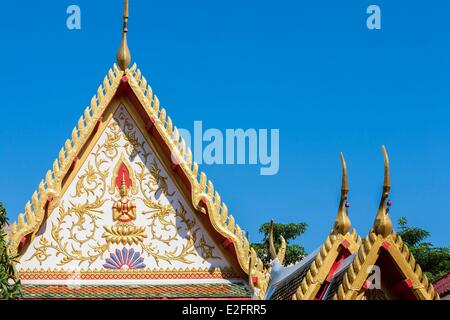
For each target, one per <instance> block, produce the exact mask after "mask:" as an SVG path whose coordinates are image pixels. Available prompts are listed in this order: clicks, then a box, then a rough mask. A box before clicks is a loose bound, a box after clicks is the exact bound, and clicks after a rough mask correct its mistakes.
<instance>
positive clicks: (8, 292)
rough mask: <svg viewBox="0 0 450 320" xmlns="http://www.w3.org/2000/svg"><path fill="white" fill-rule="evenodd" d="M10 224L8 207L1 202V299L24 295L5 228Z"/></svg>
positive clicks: (16, 297)
mask: <svg viewBox="0 0 450 320" xmlns="http://www.w3.org/2000/svg"><path fill="white" fill-rule="evenodd" d="M7 226H8V215H7V214H6V209H5V208H4V207H3V204H2V203H1V202H0V299H3V300H4V299H6V300H9V299H18V298H20V297H21V296H22V293H21V286H20V280H18V277H17V273H16V270H15V268H14V262H15V261H14V259H13V258H11V257H10V256H9V250H8V244H7V243H6V233H5V228H6V227H7Z"/></svg>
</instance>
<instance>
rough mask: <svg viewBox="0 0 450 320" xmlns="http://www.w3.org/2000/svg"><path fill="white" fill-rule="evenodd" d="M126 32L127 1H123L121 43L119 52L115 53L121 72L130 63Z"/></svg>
mask: <svg viewBox="0 0 450 320" xmlns="http://www.w3.org/2000/svg"><path fill="white" fill-rule="evenodd" d="M127 32H128V0H124V8H123V28H122V41H121V43H120V47H119V50H118V51H117V65H118V66H119V68H120V70H122V71H125V70H126V69H127V68H128V66H129V65H130V62H131V53H130V49H129V48H128V41H127Z"/></svg>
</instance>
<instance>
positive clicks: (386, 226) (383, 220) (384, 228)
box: [373, 146, 392, 237]
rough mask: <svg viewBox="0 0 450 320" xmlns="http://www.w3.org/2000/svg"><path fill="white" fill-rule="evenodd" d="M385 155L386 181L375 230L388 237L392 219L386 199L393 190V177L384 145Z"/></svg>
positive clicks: (374, 226)
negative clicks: (391, 176)
mask: <svg viewBox="0 0 450 320" xmlns="http://www.w3.org/2000/svg"><path fill="white" fill-rule="evenodd" d="M381 149H382V151H383V155H384V183H383V194H382V195H381V201H380V206H379V208H378V213H377V216H376V217H375V221H374V223H373V230H374V232H375V233H376V234H377V235H382V236H383V237H387V236H388V235H389V234H391V232H392V221H391V218H390V217H389V214H388V209H387V205H386V201H387V199H388V197H389V191H391V178H390V172H389V158H388V154H387V152H386V148H385V147H384V146H382V148H381Z"/></svg>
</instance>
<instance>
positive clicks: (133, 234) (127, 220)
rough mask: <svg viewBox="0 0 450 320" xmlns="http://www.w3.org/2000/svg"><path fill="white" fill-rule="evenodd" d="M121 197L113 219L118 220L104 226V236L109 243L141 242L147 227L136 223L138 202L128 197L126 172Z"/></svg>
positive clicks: (123, 174) (115, 204)
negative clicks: (111, 224) (138, 225)
mask: <svg viewBox="0 0 450 320" xmlns="http://www.w3.org/2000/svg"><path fill="white" fill-rule="evenodd" d="M119 194H120V197H121V198H120V199H119V200H117V201H116V202H115V203H114V205H113V208H112V210H113V220H114V221H115V222H116V224H115V225H114V226H111V227H107V226H105V227H103V228H104V229H105V232H104V233H103V235H102V237H103V238H105V239H106V241H107V242H108V243H116V244H120V243H121V244H123V245H126V244H128V245H131V244H139V243H141V242H142V241H143V240H144V239H145V238H146V237H147V235H146V234H145V227H137V226H135V225H134V221H135V220H136V204H135V202H134V201H133V200H132V199H130V198H129V197H128V186H127V182H126V180H125V172H122V183H121V185H120V187H119Z"/></svg>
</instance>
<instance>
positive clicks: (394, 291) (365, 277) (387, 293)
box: [333, 230, 439, 300]
mask: <svg viewBox="0 0 450 320" xmlns="http://www.w3.org/2000/svg"><path fill="white" fill-rule="evenodd" d="M341 281H342V282H341V284H340V285H339V286H338V288H337V290H336V293H335V295H334V297H333V299H335V300H355V299H357V300H361V299H366V300H367V299H372V298H373V299H379V298H380V297H381V296H382V297H383V298H385V299H389V300H398V299H401V300H432V299H439V296H438V295H437V294H436V293H435V291H434V288H433V285H432V284H431V283H429V281H428V279H427V276H426V275H425V273H423V272H422V270H421V268H420V266H419V265H418V264H417V263H416V261H415V259H414V256H413V255H412V254H411V252H410V251H409V249H408V246H407V244H406V243H403V241H402V239H401V237H400V235H398V234H396V233H395V232H392V233H391V234H389V235H387V236H382V235H377V234H375V232H374V231H373V230H371V232H370V234H369V235H368V236H367V237H366V238H365V239H364V241H363V242H362V244H361V245H360V247H359V249H358V252H357V254H356V255H355V257H354V259H353V262H352V263H351V264H350V265H349V267H348V268H347V271H346V272H345V274H344V275H343V277H342V280H341ZM381 293H382V294H381Z"/></svg>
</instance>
